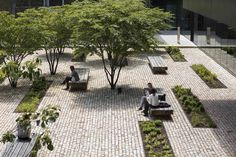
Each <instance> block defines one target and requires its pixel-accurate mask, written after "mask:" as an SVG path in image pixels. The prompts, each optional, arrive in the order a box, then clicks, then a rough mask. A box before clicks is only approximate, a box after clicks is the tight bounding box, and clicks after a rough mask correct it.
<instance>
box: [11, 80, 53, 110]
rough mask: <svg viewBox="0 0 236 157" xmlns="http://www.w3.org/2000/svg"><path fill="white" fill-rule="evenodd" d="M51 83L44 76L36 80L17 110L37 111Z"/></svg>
mask: <svg viewBox="0 0 236 157" xmlns="http://www.w3.org/2000/svg"><path fill="white" fill-rule="evenodd" d="M51 83H52V81H47V80H45V79H44V78H40V79H38V80H37V81H34V82H33V84H32V86H31V88H30V89H29V91H28V93H27V94H26V95H25V97H24V98H23V100H22V101H21V103H20V104H19V105H18V106H17V108H16V110H15V112H35V111H36V110H37V108H38V105H39V104H40V102H41V100H42V98H43V97H44V95H45V93H46V91H47V89H48V88H49V86H50V85H51Z"/></svg>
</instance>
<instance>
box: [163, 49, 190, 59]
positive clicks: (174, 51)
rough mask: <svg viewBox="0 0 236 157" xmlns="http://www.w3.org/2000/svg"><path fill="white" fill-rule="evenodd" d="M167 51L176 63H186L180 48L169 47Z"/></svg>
mask: <svg viewBox="0 0 236 157" xmlns="http://www.w3.org/2000/svg"><path fill="white" fill-rule="evenodd" d="M165 50H166V52H167V53H168V54H169V55H170V56H171V58H172V59H173V60H174V61H175V62H184V61H186V60H185V58H184V55H183V54H182V53H181V52H180V49H179V48H178V47H175V46H168V47H166V48H165Z"/></svg>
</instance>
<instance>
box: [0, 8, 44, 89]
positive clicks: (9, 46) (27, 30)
mask: <svg viewBox="0 0 236 157" xmlns="http://www.w3.org/2000/svg"><path fill="white" fill-rule="evenodd" d="M0 19H1V20H0V49H1V51H0V58H2V61H3V65H2V71H3V72H4V74H5V75H6V77H7V78H8V80H9V82H10V85H11V86H12V87H16V86H17V81H18V79H19V78H20V77H21V76H23V71H24V69H23V68H24V66H23V65H22V61H23V60H24V59H25V58H26V57H27V56H28V55H31V54H33V53H34V51H35V50H37V49H39V47H40V44H39V38H38V36H37V35H36V34H37V30H36V29H34V28H33V27H31V25H30V23H29V22H27V21H25V20H24V19H22V18H15V17H14V16H13V15H10V14H9V13H7V12H0ZM36 62H38V61H36ZM34 70H35V69H34Z"/></svg>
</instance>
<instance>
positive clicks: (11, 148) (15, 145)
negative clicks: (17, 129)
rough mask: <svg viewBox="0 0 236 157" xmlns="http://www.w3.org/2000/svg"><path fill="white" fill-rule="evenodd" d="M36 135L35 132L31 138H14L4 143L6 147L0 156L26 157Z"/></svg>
mask: <svg viewBox="0 0 236 157" xmlns="http://www.w3.org/2000/svg"><path fill="white" fill-rule="evenodd" d="M37 137H38V136H37V134H32V136H31V139H28V140H20V139H18V138H16V139H15V140H14V141H13V142H11V143H8V144H7V145H6V149H5V150H4V152H3V153H2V154H0V155H2V157H28V156H29V154H30V152H31V151H32V149H33V147H34V145H35V142H36V139H37Z"/></svg>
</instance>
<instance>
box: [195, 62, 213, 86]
mask: <svg viewBox="0 0 236 157" xmlns="http://www.w3.org/2000/svg"><path fill="white" fill-rule="evenodd" d="M192 68H193V70H194V71H195V72H196V73H197V74H198V75H199V76H200V77H201V78H202V79H203V80H205V81H208V82H212V81H213V80H215V79H216V78H217V76H216V74H213V73H211V71H209V70H208V69H207V68H206V67H205V66H204V65H202V64H194V65H192Z"/></svg>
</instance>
